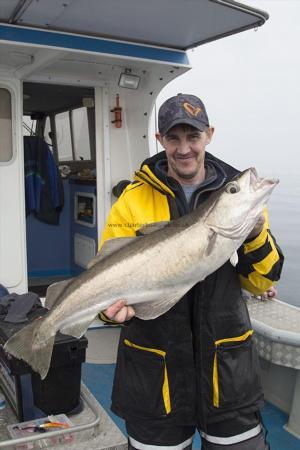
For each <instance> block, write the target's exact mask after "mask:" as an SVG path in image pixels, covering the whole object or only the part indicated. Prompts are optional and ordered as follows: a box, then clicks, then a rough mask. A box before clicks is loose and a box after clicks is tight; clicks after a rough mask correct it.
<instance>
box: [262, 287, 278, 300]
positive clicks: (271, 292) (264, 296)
mask: <svg viewBox="0 0 300 450" xmlns="http://www.w3.org/2000/svg"><path fill="white" fill-rule="evenodd" d="M275 297H277V289H276V288H275V287H274V286H271V287H270V289H268V290H267V291H266V292H264V293H263V294H262V295H261V299H262V300H269V299H271V298H275Z"/></svg>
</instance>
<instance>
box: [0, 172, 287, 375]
mask: <svg viewBox="0 0 300 450" xmlns="http://www.w3.org/2000/svg"><path fill="white" fill-rule="evenodd" d="M278 182H279V180H278V179H275V178H274V179H273V178H260V177H258V175H257V172H256V170H255V169H254V168H249V169H247V170H245V171H243V172H241V173H239V174H238V175H237V176H236V177H235V178H233V179H232V180H231V181H229V182H228V183H227V184H225V185H224V186H223V187H222V188H221V189H219V190H217V191H215V192H214V193H212V194H211V195H210V197H209V199H208V200H207V201H205V202H203V204H202V205H200V206H199V207H197V208H196V209H195V210H194V211H192V212H191V213H190V214H187V215H185V216H182V217H180V218H178V219H175V220H172V221H168V222H164V223H158V224H157V223H154V224H148V226H145V227H144V228H142V229H141V232H142V235H141V236H137V237H129V238H116V239H110V240H107V241H106V242H105V243H104V245H103V247H102V249H101V250H100V252H99V253H98V254H97V255H96V256H95V257H94V258H93V259H92V261H91V262H90V264H89V266H88V268H87V270H86V271H84V272H83V273H81V274H80V275H79V276H77V277H75V278H73V279H69V280H64V281H62V282H59V283H54V284H52V285H51V286H49V287H48V290H47V293H46V300H45V307H46V308H47V309H48V311H47V313H46V314H45V315H44V316H43V317H42V318H38V319H36V320H34V321H33V322H31V323H30V324H28V325H27V326H25V327H24V328H23V329H22V330H20V331H18V332H17V333H16V334H14V335H13V336H12V337H10V339H9V340H8V341H7V342H6V343H5V345H4V349H5V351H6V352H8V353H10V354H11V355H13V356H15V357H16V358H19V359H22V360H24V361H26V362H27V363H28V364H29V365H30V366H31V367H32V369H33V370H34V371H35V372H38V373H39V374H40V376H41V378H42V379H44V378H45V377H46V376H47V373H48V370H49V367H50V363H51V355H52V350H53V345H54V340H55V335H56V333H57V332H59V331H60V332H61V333H63V334H67V335H71V336H74V337H76V338H80V337H81V336H83V335H84V333H85V332H86V330H87V329H88V327H89V325H90V323H91V322H92V321H93V320H94V319H95V317H97V315H98V313H99V312H100V311H103V310H105V309H106V308H108V307H109V306H110V305H112V304H113V303H115V302H116V301H117V300H119V299H125V300H126V302H127V304H128V305H133V307H134V310H135V315H136V317H139V318H140V319H143V320H151V319H155V318H156V317H158V316H160V315H162V314H164V313H166V312H167V311H168V310H169V309H170V308H171V307H172V306H174V305H175V304H176V303H177V302H178V301H179V300H180V299H181V298H182V297H183V296H184V294H186V293H187V292H188V291H189V290H190V289H191V288H192V287H193V286H194V285H195V284H196V283H198V282H200V281H202V280H204V279H205V278H206V277H207V276H208V275H210V274H211V273H213V272H214V271H216V270H217V269H218V268H219V267H221V266H222V265H223V264H225V263H226V261H228V260H230V261H231V263H232V264H233V265H236V263H237V261H238V257H237V250H238V248H239V247H240V246H241V244H242V243H243V242H244V241H245V239H246V238H247V236H248V235H249V233H250V232H251V231H252V229H253V228H254V226H255V224H256V223H257V221H258V219H259V218H260V217H261V214H262V211H263V209H264V207H265V205H266V204H267V202H268V199H269V197H270V195H271V192H272V191H273V189H274V187H275V186H276V185H277V183H278Z"/></svg>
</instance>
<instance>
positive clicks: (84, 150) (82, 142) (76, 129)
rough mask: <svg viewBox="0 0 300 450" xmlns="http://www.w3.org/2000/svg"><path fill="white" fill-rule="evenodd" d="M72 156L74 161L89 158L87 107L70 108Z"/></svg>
mask: <svg viewBox="0 0 300 450" xmlns="http://www.w3.org/2000/svg"><path fill="white" fill-rule="evenodd" d="M71 118H72V129H73V138H74V139H73V142H74V156H75V160H76V161H82V160H88V161H90V160H91V149H90V137H89V127H88V116H87V108H77V109H73V110H72V116H71Z"/></svg>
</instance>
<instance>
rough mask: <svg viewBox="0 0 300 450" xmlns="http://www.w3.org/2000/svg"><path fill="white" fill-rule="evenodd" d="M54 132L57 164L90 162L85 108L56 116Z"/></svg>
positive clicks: (88, 133) (87, 121) (87, 122)
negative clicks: (63, 162)
mask: <svg viewBox="0 0 300 450" xmlns="http://www.w3.org/2000/svg"><path fill="white" fill-rule="evenodd" d="M46 125H47V123H46ZM49 127H50V123H49ZM55 131H56V144H57V152H58V161H59V162H62V161H68V162H70V161H91V146H90V132H89V131H90V130H89V120H88V110H87V108H86V107H83V108H75V109H72V110H69V111H65V112H62V113H59V114H56V115H55ZM45 132H46V130H45ZM45 138H46V136H45Z"/></svg>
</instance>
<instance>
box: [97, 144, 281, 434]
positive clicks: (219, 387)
mask: <svg viewBox="0 0 300 450" xmlns="http://www.w3.org/2000/svg"><path fill="white" fill-rule="evenodd" d="M165 158H166V157H165V153H164V152H162V153H159V154H158V155H155V156H154V157H152V158H149V159H148V160H146V161H145V162H144V163H143V165H142V167H141V170H140V171H138V172H137V173H136V176H135V181H134V182H133V183H131V184H130V185H129V186H127V187H126V189H125V190H124V192H123V193H122V195H121V196H120V198H119V199H118V200H117V202H116V203H115V204H114V205H113V207H112V209H111V212H110V215H109V217H108V221H107V224H106V227H105V229H104V232H103V235H102V241H101V244H100V246H101V245H102V243H103V242H104V241H105V240H106V239H111V238H115V237H122V236H123V237H125V236H134V235H136V234H138V233H139V229H140V228H142V227H143V226H144V225H145V224H148V223H153V222H160V221H166V220H171V219H174V218H177V217H179V216H182V215H184V214H187V213H188V212H189V211H190V208H192V209H193V208H196V207H197V205H199V204H200V203H201V202H203V201H205V200H206V199H207V198H208V197H209V195H210V194H211V192H213V191H215V190H217V189H219V188H220V187H221V186H223V185H224V184H225V183H227V182H228V181H229V180H230V179H232V178H233V177H234V176H235V175H236V174H237V173H238V171H237V170H236V169H234V168H233V167H231V166H229V165H228V164H226V163H224V162H223V161H221V160H219V159H217V158H215V157H213V156H212V155H210V154H209V153H206V158H205V165H206V174H208V176H207V178H206V180H205V182H204V183H203V184H202V185H201V186H200V188H199V189H198V190H197V191H196V192H194V194H193V196H192V199H191V202H190V205H188V204H187V202H186V199H185V195H184V193H183V191H182V188H181V186H180V185H179V184H178V183H177V182H175V180H174V179H171V178H169V177H167V176H166V172H165V165H166V159H165ZM268 227H269V226H268V221H267V220H266V223H265V226H264V229H263V230H262V231H261V233H260V234H259V235H258V236H257V237H256V238H255V239H254V240H252V241H246V242H245V243H244V244H243V245H242V247H241V248H240V249H239V252H238V253H239V262H238V264H237V266H236V267H233V266H232V265H231V264H230V262H227V263H225V264H224V265H223V266H222V267H221V268H220V269H218V270H217V271H216V272H214V273H212V274H211V275H210V276H209V277H207V278H206V279H205V280H204V281H202V282H201V283H198V284H197V285H196V286H194V288H193V289H192V290H191V291H189V293H188V294H186V295H185V296H184V297H183V298H182V299H181V300H180V302H178V303H177V304H176V305H175V306H174V307H173V308H172V309H171V310H170V311H168V312H167V313H166V314H164V315H162V316H161V317H159V318H157V319H154V320H148V321H143V320H140V319H138V318H133V319H132V320H130V321H129V322H128V323H127V324H126V326H124V327H122V331H121V337H120V343H119V350H118V359H117V366H116V372H115V379H114V388H113V394H112V410H113V411H114V412H115V413H116V414H118V415H119V416H121V417H123V418H124V419H126V420H129V421H130V420H135V419H137V418H138V419H147V420H153V421H155V422H156V421H157V420H164V421H166V423H169V424H181V425H184V424H186V425H191V424H197V425H198V426H200V427H201V429H202V430H203V431H205V429H206V424H208V423H212V422H216V421H220V420H224V419H225V418H226V419H230V418H231V417H234V416H236V415H238V414H239V413H240V412H245V413H250V412H253V411H257V410H258V409H259V408H260V407H261V405H262V401H263V396H262V391H261V387H260V382H259V377H258V374H257V369H258V367H257V356H256V353H255V348H254V346H253V343H252V329H251V325H250V320H249V315H248V311H247V307H246V304H245V301H244V300H243V298H242V295H241V287H244V288H246V289H247V290H249V291H250V292H252V293H255V294H260V293H262V292H264V291H265V290H266V289H268V288H269V287H271V286H272V285H273V284H274V282H275V281H277V280H278V279H279V276H280V273H281V268H282V263H283V257H282V254H281V252H280V249H279V247H278V246H277V244H276V242H275V240H274V238H273V237H272V235H271V233H270V230H269V228H268ZM178 258H180V255H178ZM132 276H134V274H132ZM103 319H104V320H105V316H104V315H103Z"/></svg>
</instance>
